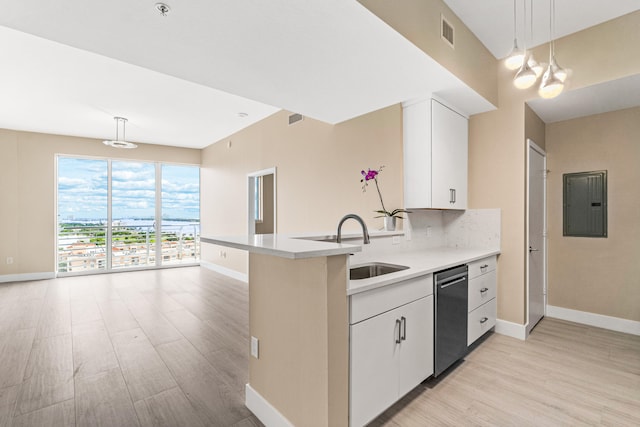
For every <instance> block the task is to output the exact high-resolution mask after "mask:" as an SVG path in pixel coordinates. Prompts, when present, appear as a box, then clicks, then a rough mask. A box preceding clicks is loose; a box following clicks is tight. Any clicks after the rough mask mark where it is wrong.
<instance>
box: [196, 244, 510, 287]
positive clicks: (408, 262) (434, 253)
mask: <svg viewBox="0 0 640 427" xmlns="http://www.w3.org/2000/svg"><path fill="white" fill-rule="evenodd" d="M398 234H402V232H395V233H375V232H374V233H372V236H374V235H379V236H384V235H389V236H393V235H398ZM354 236H356V234H355V233H349V234H345V239H346V238H350V237H354ZM325 237H326V238H332V237H333V236H330V235H327V234H322V233H307V235H306V236H305V237H304V238H301V237H290V236H283V235H278V234H261V235H256V236H253V237H250V236H216V237H201V239H200V240H201V241H202V242H205V243H212V244H215V245H220V246H225V247H230V248H236V249H242V250H246V251H249V252H253V253H259V254H264V255H273V256H279V257H282V258H289V259H302V258H314V257H322V256H332V255H344V254H355V253H356V252H361V251H362V246H361V245H360V244H359V243H360V242H359V241H357V240H356V241H355V242H357V243H358V244H348V243H335V242H326V241H318V240H309V239H312V238H325ZM352 242H353V241H352ZM499 253H500V251H499V250H498V249H487V248H464V249H463V248H450V247H440V248H433V249H422V250H415V251H407V250H404V251H398V252H385V253H378V254H376V253H371V254H365V253H362V254H357V255H355V256H354V258H353V259H351V260H350V262H349V264H350V265H349V267H357V266H359V265H362V264H365V263H368V262H382V263H387V264H399V265H404V266H407V267H409V268H408V269H406V270H401V271H397V272H395V273H389V274H384V275H382V276H377V277H372V278H370V279H360V280H349V281H348V283H347V295H353V294H357V293H360V292H365V291H368V290H371V289H375V288H379V287H382V286H387V285H390V284H393V283H396V282H399V281H403V280H408V279H412V278H414V277H419V276H423V275H425V274H429V273H434V272H437V271H440V270H445V269H447V268H449V267H455V266H457V265H460V264H466V263H468V262H472V261H475V260H478V259H482V258H485V257H488V256H492V255H497V254H499Z"/></svg>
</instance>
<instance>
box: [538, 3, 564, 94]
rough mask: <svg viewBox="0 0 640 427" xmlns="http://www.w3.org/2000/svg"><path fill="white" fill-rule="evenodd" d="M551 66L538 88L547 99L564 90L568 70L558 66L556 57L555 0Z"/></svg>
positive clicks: (552, 10)
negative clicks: (554, 35) (554, 33)
mask: <svg viewBox="0 0 640 427" xmlns="http://www.w3.org/2000/svg"><path fill="white" fill-rule="evenodd" d="M549 15H550V18H549V38H550V39H551V41H550V42H549V67H548V68H547V71H545V73H544V76H543V77H542V82H541V83H540V88H539V89H538V95H540V97H542V98H545V99H551V98H555V97H556V96H558V95H560V94H561V93H562V91H563V90H564V82H565V80H566V78H567V72H566V71H565V70H564V69H562V68H560V67H559V66H558V63H557V62H556V58H555V41H554V40H553V26H554V24H555V22H554V21H555V0H549Z"/></svg>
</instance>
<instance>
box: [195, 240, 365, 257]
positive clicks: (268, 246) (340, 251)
mask: <svg viewBox="0 0 640 427" xmlns="http://www.w3.org/2000/svg"><path fill="white" fill-rule="evenodd" d="M265 236H266V235H265ZM247 239H248V236H228V237H200V241H201V242H204V243H210V244H214V245H219V246H224V247H228V248H234V249H240V250H245V251H248V252H250V253H257V254H262V255H272V256H277V257H281V258H287V259H304V258H317V257H325V256H334V255H348V254H351V253H354V252H360V251H362V247H361V246H359V245H351V244H346V243H330V242H320V241H315V240H304V239H296V238H291V237H281V236H280V237H277V238H276V239H275V241H274V240H273V238H271V239H270V238H268V237H267V238H266V239H265V240H266V243H261V242H253V243H251V242H248V241H246V242H245V241H244V240H247ZM278 243H279V244H281V245H282V246H283V247H282V248H279V247H277V245H278ZM287 243H291V244H293V245H294V246H296V247H298V248H297V249H287V248H286V245H287Z"/></svg>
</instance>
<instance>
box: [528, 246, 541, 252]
mask: <svg viewBox="0 0 640 427" xmlns="http://www.w3.org/2000/svg"><path fill="white" fill-rule="evenodd" d="M539 250H540V249H534V248H532V247H531V246H529V253H531V252H538V251H539Z"/></svg>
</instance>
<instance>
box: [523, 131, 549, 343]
mask: <svg viewBox="0 0 640 427" xmlns="http://www.w3.org/2000/svg"><path fill="white" fill-rule="evenodd" d="M528 151H529V153H528V154H529V155H528V158H529V160H528V179H527V183H528V185H527V188H528V215H527V228H528V239H527V246H528V247H527V253H528V260H527V269H528V271H527V279H528V280H527V282H528V295H527V301H528V304H527V306H528V308H527V312H528V323H527V334H528V333H529V332H531V330H532V329H533V327H534V326H535V325H536V324H537V323H538V322H539V321H540V319H542V317H543V316H544V312H545V293H546V292H545V288H546V287H545V280H546V246H547V245H546V190H545V183H546V175H547V173H546V171H547V164H546V154H545V152H544V150H542V149H541V148H540V147H538V146H537V145H536V144H535V143H534V142H533V141H531V140H528Z"/></svg>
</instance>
